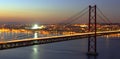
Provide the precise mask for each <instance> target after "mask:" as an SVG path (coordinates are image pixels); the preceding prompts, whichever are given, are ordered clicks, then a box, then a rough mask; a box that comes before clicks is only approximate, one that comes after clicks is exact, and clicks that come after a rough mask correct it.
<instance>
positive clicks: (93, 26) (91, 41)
mask: <svg viewBox="0 0 120 59" xmlns="http://www.w3.org/2000/svg"><path fill="white" fill-rule="evenodd" d="M96 14H97V11H96V5H94V6H91V5H89V24H88V31H89V32H94V35H93V36H91V35H88V52H87V55H91V56H97V55H98V53H97V48H96V45H97V42H96V40H97V38H96V31H97V20H96Z"/></svg>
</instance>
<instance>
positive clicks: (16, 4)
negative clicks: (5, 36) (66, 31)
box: [0, 0, 120, 24]
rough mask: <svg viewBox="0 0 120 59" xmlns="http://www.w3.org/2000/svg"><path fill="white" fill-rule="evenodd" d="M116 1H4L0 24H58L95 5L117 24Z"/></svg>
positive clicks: (1, 4)
mask: <svg viewBox="0 0 120 59" xmlns="http://www.w3.org/2000/svg"><path fill="white" fill-rule="evenodd" d="M119 2H120V1H118V0H114V1H113V0H105V1H104V0H97V1H96V0H34V1H33V0H4V1H0V7H1V8H0V13H1V15H0V22H1V23H2V22H17V23H19V22H20V23H23V22H24V23H27V22H30V23H32V22H33V23H37V22H38V23H42V24H47V23H59V22H61V21H64V20H66V19H68V18H69V17H70V16H72V15H74V14H76V13H77V12H80V11H81V10H82V9H84V8H85V7H88V6H89V5H94V4H96V5H97V6H98V7H99V8H100V9H101V10H102V11H103V12H104V14H105V15H107V17H108V18H109V19H110V20H111V21H113V22H114V23H120V22H119V19H120V17H119V15H120V12H119V10H120V8H119V5H120V4H119Z"/></svg>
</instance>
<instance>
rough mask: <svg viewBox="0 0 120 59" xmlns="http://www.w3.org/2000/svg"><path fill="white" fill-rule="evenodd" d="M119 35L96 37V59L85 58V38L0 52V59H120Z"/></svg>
mask: <svg viewBox="0 0 120 59" xmlns="http://www.w3.org/2000/svg"><path fill="white" fill-rule="evenodd" d="M119 50H120V34H112V35H106V36H101V37H97V51H98V53H99V55H98V56H97V57H93V56H87V55H86V53H87V38H84V39H78V40H70V41H63V42H56V43H49V44H41V45H34V46H28V47H20V48H13V49H6V50H0V59H120V51H119Z"/></svg>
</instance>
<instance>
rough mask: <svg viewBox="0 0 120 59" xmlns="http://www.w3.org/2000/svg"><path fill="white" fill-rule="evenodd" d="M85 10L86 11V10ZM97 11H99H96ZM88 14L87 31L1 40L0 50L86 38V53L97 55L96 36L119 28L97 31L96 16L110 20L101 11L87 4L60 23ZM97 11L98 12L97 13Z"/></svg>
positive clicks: (104, 20)
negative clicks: (87, 6) (86, 6)
mask: <svg viewBox="0 0 120 59" xmlns="http://www.w3.org/2000/svg"><path fill="white" fill-rule="evenodd" d="M86 10H87V11H86ZM98 11H99V12H98ZM87 13H88V15H89V17H88V18H89V20H88V28H87V29H88V30H87V33H77V34H72V35H60V36H50V37H42V38H31V39H22V40H11V41H1V42H0V50H3V49H9V48H16V47H23V46H30V45H36V44H46V43H52V42H59V41H66V40H74V39H81V38H88V52H87V55H98V52H97V36H101V35H106V34H112V33H119V32H120V30H119V29H116V30H110V31H98V28H97V24H98V22H97V18H98V17H99V18H100V19H101V20H102V21H103V22H105V23H109V25H110V24H111V21H110V20H109V19H108V18H107V17H106V16H105V15H104V14H103V12H102V11H101V10H100V9H99V8H97V6H96V5H95V6H89V9H88V8H85V9H84V10H82V11H81V12H79V13H77V14H76V15H74V16H72V17H70V18H69V19H68V20H65V21H64V22H61V23H60V24H64V25H63V26H69V25H71V24H73V22H75V21H77V20H78V19H80V18H81V17H82V16H84V15H85V14H87ZM97 13H99V14H97ZM101 15H102V16H101Z"/></svg>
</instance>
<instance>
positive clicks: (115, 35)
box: [103, 33, 120, 39]
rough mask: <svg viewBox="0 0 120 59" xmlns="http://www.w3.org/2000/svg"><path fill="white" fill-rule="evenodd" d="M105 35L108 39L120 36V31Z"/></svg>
mask: <svg viewBox="0 0 120 59" xmlns="http://www.w3.org/2000/svg"><path fill="white" fill-rule="evenodd" d="M103 37H105V38H107V39H109V38H119V37H120V33H117V34H109V35H104V36H103Z"/></svg>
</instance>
